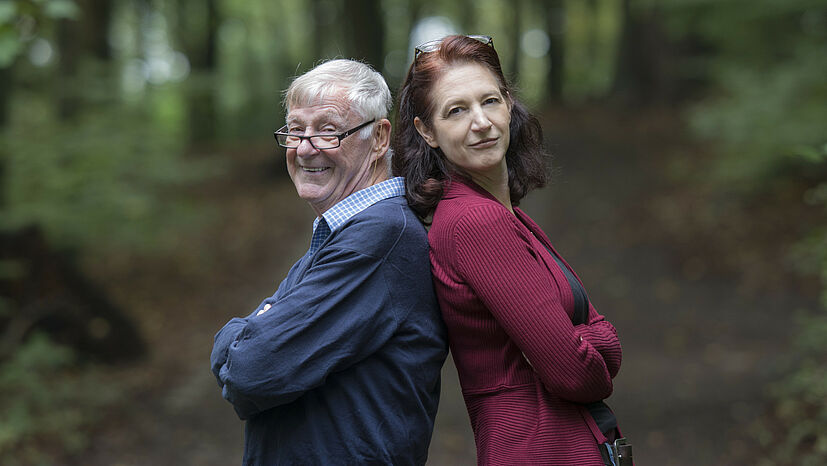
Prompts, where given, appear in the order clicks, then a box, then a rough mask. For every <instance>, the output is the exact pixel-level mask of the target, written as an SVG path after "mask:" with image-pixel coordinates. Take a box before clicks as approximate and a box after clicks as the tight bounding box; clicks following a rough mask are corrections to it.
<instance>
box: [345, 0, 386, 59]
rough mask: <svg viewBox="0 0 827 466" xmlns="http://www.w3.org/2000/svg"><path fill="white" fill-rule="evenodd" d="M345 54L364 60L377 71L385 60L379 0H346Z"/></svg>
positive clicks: (383, 19) (382, 20) (383, 23)
mask: <svg viewBox="0 0 827 466" xmlns="http://www.w3.org/2000/svg"><path fill="white" fill-rule="evenodd" d="M345 11H346V14H347V17H346V18H344V23H345V28H344V30H345V36H346V40H345V43H346V44H347V56H348V57H349V58H355V59H358V60H364V61H365V62H367V63H369V64H370V65H371V66H373V67H374V68H375V69H376V70H377V71H380V72H381V71H382V68H383V65H384V62H385V18H384V15H383V13H382V4H381V2H380V1H379V0H346V1H345Z"/></svg>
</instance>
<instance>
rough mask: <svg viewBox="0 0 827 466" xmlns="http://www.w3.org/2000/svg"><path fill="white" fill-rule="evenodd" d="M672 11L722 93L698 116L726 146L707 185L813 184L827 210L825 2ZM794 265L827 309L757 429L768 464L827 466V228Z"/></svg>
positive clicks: (803, 246) (800, 328)
mask: <svg viewBox="0 0 827 466" xmlns="http://www.w3.org/2000/svg"><path fill="white" fill-rule="evenodd" d="M665 12H666V13H667V15H666V16H667V17H668V19H669V21H668V26H669V29H670V31H672V32H673V33H674V34H675V35H676V36H678V37H691V38H693V39H694V40H696V41H698V40H700V42H701V43H703V44H704V45H705V46H707V47H709V49H710V52H709V53H708V54H707V56H706V57H705V58H704V59H703V60H702V61H701V62H700V63H695V64H694V66H695V67H696V71H700V73H701V74H703V75H704V76H706V77H707V78H708V81H709V82H711V84H712V85H713V88H714V93H713V94H712V95H711V97H708V98H706V99H705V100H703V101H702V102H700V103H699V104H697V105H695V106H694V107H693V108H692V109H691V112H690V122H691V124H692V127H693V128H694V130H695V131H696V133H697V134H698V135H700V136H702V137H704V138H706V139H708V140H709V141H711V142H713V143H715V144H716V147H718V148H719V149H720V157H719V158H718V159H717V161H716V163H715V165H713V166H712V167H710V170H709V171H708V174H710V175H712V176H710V177H709V180H708V181H710V180H711V182H712V184H713V185H716V186H717V187H718V188H717V189H719V190H721V191H728V192H730V193H732V192H739V191H740V192H741V193H742V194H748V193H760V192H762V191H763V190H765V189H769V188H768V186H771V185H772V184H773V182H774V181H777V180H779V179H785V178H786V179H788V180H792V181H797V182H798V183H799V184H800V185H803V186H808V185H809V186H812V185H813V184H815V185H816V187H814V188H811V189H810V190H809V191H808V193H807V194H806V196H805V199H804V200H805V201H807V202H809V203H810V204H812V205H815V206H822V207H824V208H825V210H827V180H823V179H818V178H816V177H815V176H816V175H814V174H813V173H819V171H820V172H821V173H824V170H823V168H824V166H825V165H827V80H825V79H824V77H825V76H827V60H826V59H825V50H827V7H825V4H824V2H823V1H819V0H787V1H784V2H779V1H774V0H753V1H749V2H746V1H734V0H729V1H718V0H716V1H712V0H669V1H667V2H665ZM699 65H700V68H702V70H697V68H698V67H699ZM814 168H818V169H819V170H813V169H814ZM819 182H820V183H821V184H819ZM733 188H735V189H733ZM816 223H817V222H816ZM793 262H794V263H795V264H798V266H799V267H800V268H802V269H803V270H804V271H805V272H808V273H811V274H815V275H816V276H820V277H821V279H822V283H823V284H824V291H823V296H822V301H823V305H824V307H823V308H822V309H821V310H820V311H816V312H810V313H806V314H802V315H801V316H799V318H798V321H797V325H796V333H795V335H796V336H795V338H794V340H793V342H794V343H793V345H794V355H792V356H791V359H790V364H789V366H788V368H787V374H786V375H785V376H784V377H783V378H782V379H781V380H779V381H778V382H777V383H775V384H773V385H772V387H771V390H770V392H771V398H772V403H771V407H770V409H771V412H770V414H769V416H768V419H765V420H764V422H762V423H760V425H759V427H758V428H757V429H756V430H755V431H754V434H755V438H756V439H757V441H758V442H759V443H760V444H761V445H762V446H763V449H762V450H763V451H761V456H760V459H759V460H758V464H761V465H776V464H782V465H787V464H789V465H805V466H806V465H823V464H827V434H825V432H824V426H825V425H827V225H825V224H824V223H823V222H822V223H821V225H818V226H816V227H815V229H814V230H813V231H810V232H809V233H808V234H806V235H805V238H803V239H802V240H801V241H800V243H799V244H798V245H797V246H796V248H795V260H794V261H793Z"/></svg>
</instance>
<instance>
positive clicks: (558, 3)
mask: <svg viewBox="0 0 827 466" xmlns="http://www.w3.org/2000/svg"><path fill="white" fill-rule="evenodd" d="M545 15H546V32H547V33H548V38H549V49H548V71H547V73H546V76H547V79H546V99H547V100H548V101H549V102H552V103H555V104H559V103H561V102H562V101H563V83H564V79H565V75H564V72H565V62H564V60H565V45H566V41H565V39H566V35H565V21H566V7H565V4H564V2H563V0H550V1H549V5H548V7H547V8H546V9H545Z"/></svg>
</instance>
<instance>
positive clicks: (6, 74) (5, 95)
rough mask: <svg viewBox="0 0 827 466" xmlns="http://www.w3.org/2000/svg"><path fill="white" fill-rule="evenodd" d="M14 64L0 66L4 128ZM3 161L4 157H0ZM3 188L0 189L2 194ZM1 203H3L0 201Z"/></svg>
mask: <svg viewBox="0 0 827 466" xmlns="http://www.w3.org/2000/svg"><path fill="white" fill-rule="evenodd" d="M12 66H13V65H9V66H8V67H6V68H0V129H3V128H4V127H5V126H6V125H7V124H8V123H9V105H10V100H11V89H12V87H11V81H12V79H11V70H12ZM0 163H2V158H0ZM2 172H3V170H2V168H1V167H0V179H2ZM2 192H3V190H2V189H0V194H2ZM0 205H2V204H1V203H0Z"/></svg>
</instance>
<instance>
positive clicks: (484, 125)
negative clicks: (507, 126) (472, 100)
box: [471, 108, 492, 131]
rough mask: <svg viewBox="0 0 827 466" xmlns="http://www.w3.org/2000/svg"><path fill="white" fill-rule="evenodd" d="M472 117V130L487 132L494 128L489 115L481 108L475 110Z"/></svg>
mask: <svg viewBox="0 0 827 466" xmlns="http://www.w3.org/2000/svg"><path fill="white" fill-rule="evenodd" d="M471 117H472V120H471V129H472V130H474V131H486V130H488V129H489V128H491V126H492V123H491V120H490V119H489V118H488V115H486V114H485V112H484V111H483V110H482V109H481V108H476V109H474V110H473V111H472V115H471Z"/></svg>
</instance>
